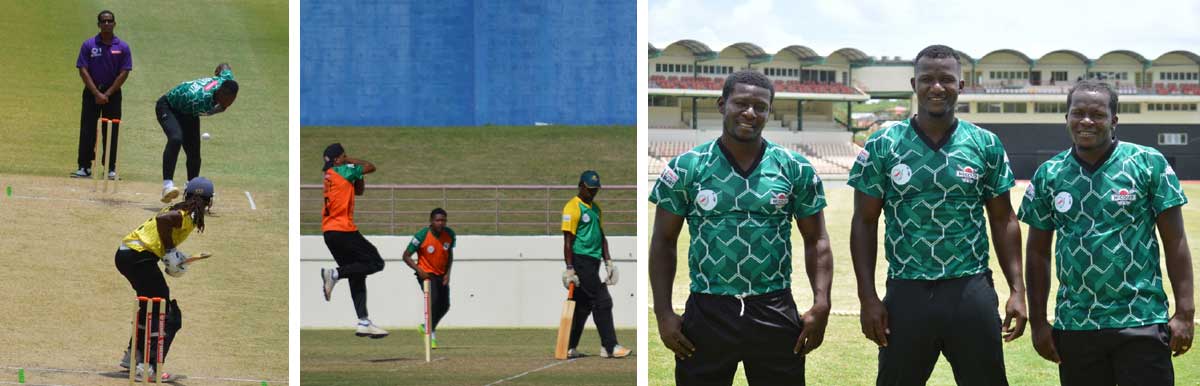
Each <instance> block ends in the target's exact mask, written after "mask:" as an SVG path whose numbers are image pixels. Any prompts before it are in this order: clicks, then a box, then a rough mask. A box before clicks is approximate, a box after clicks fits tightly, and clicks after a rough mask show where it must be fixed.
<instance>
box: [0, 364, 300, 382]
mask: <svg viewBox="0 0 1200 386" xmlns="http://www.w3.org/2000/svg"><path fill="white" fill-rule="evenodd" d="M0 369H10V370H18V369H25V373H26V374H27V376H26V378H28V373H29V372H44V373H76V374H90V375H104V374H108V373H111V371H99V370H87V369H58V368H52V367H12V366H0ZM126 372H128V371H127V370H126ZM188 379H200V380H215V381H227V382H249V383H261V382H264V381H265V382H267V383H268V384H282V385H286V384H287V383H288V381H286V380H278V379H277V380H271V379H250V378H229V377H206V376H198V375H188V376H187V377H186V378H183V380H188ZM0 384H2V383H0Z"/></svg>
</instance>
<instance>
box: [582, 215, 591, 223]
mask: <svg viewBox="0 0 1200 386" xmlns="http://www.w3.org/2000/svg"><path fill="white" fill-rule="evenodd" d="M579 221H580V222H585V223H586V222H591V221H592V216H588V214H587V213H584V214H583V215H582V216H579Z"/></svg>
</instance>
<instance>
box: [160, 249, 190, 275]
mask: <svg viewBox="0 0 1200 386" xmlns="http://www.w3.org/2000/svg"><path fill="white" fill-rule="evenodd" d="M185 260H187V254H185V253H183V252H181V251H180V250H178V249H174V248H172V249H169V250H167V253H166V254H165V255H163V257H162V262H163V268H164V270H165V271H167V274H168V275H171V277H180V276H183V274H185V273H187V265H186V264H183V262H184V261H185Z"/></svg>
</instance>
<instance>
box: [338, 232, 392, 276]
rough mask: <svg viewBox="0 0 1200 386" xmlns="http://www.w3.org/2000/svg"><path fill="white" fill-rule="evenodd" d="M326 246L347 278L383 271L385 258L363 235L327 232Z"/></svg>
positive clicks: (339, 270)
mask: <svg viewBox="0 0 1200 386" xmlns="http://www.w3.org/2000/svg"><path fill="white" fill-rule="evenodd" d="M324 236H325V246H326V247H328V248H329V253H330V254H331V255H333V260H334V261H337V264H338V273H339V274H341V275H342V276H343V277H345V278H351V277H353V276H366V275H370V274H373V273H375V272H379V271H382V270H383V265H384V263H383V257H381V256H379V250H377V249H375V246H374V245H372V244H371V242H370V241H367V238H366V237H363V235H362V233H359V232H358V231H354V232H338V231H326V232H324Z"/></svg>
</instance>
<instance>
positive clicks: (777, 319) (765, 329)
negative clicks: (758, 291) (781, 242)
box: [675, 290, 804, 386]
mask: <svg viewBox="0 0 1200 386" xmlns="http://www.w3.org/2000/svg"><path fill="white" fill-rule="evenodd" d="M743 300H744V302H743ZM743 300H738V299H737V298H735V297H733V296H721V295H708V294H701V293H692V294H691V295H690V296H688V300H687V306H686V307H687V308H686V309H685V311H684V313H683V334H684V336H686V337H687V338H688V340H690V341H691V342H692V343H693V344H695V345H696V353H695V355H693V356H692V357H690V358H687V359H683V360H680V359H678V358H677V359H675V383H676V384H677V385H679V386H694V385H731V384H733V375H734V373H735V372H737V365H738V362H742V365H743V367H744V368H745V370H746V380H747V381H749V383H750V384H751V385H755V386H761V385H804V356H803V355H800V354H796V353H795V352H794V350H795V347H796V341H797V340H798V339H799V338H800V331H801V329H803V325H802V322H801V320H800V314H799V313H798V312H797V311H796V301H795V300H793V299H792V291H791V290H780V291H775V292H771V293H768V294H762V295H755V296H747V297H745V298H744V299H743Z"/></svg>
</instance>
